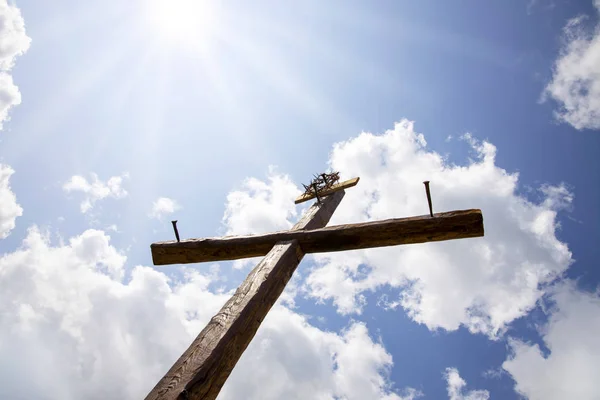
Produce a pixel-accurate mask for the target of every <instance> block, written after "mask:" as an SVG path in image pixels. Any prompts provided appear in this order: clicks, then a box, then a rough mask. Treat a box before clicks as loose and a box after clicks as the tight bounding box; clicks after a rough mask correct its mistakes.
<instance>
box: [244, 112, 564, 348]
mask: <svg viewBox="0 0 600 400" xmlns="http://www.w3.org/2000/svg"><path fill="white" fill-rule="evenodd" d="M464 139H465V141H466V144H467V145H469V146H471V147H472V151H473V153H474V158H473V159H472V160H470V161H469V162H467V163H466V165H454V164H451V163H449V162H447V161H445V159H444V158H443V157H442V156H441V155H439V154H437V153H436V152H433V151H430V150H428V149H427V148H426V142H425V139H424V137H423V135H421V134H418V133H417V132H415V130H414V127H413V124H412V123H411V122H409V121H406V120H405V121H402V122H400V123H398V124H396V125H395V127H394V129H391V130H388V131H386V132H385V133H384V134H381V135H374V134H370V133H362V134H361V135H359V136H358V137H355V138H353V139H351V140H348V141H346V142H342V143H338V144H336V145H335V146H334V149H333V151H332V153H331V159H330V166H331V168H332V169H334V170H338V171H340V172H341V173H342V177H343V178H350V177H354V176H359V177H360V178H361V180H360V183H359V184H358V186H356V187H354V188H352V189H349V190H348V191H347V193H346V197H345V198H344V200H343V201H342V203H341V205H340V206H339V208H338V210H337V211H336V212H335V214H334V216H333V218H332V220H331V222H330V225H332V224H339V223H349V222H352V223H354V222H362V221H367V220H379V219H386V218H397V217H403V216H413V215H423V214H426V213H427V212H428V210H427V202H426V198H425V191H424V187H423V184H422V182H423V181H424V180H430V181H431V190H432V195H433V205H434V209H435V211H449V210H456V209H468V208H481V209H482V212H483V215H484V224H485V232H486V233H485V237H484V238H477V239H464V240H456V241H449V242H439V243H428V244H417V245H408V246H397V247H390V248H378V249H368V250H360V251H352V252H344V253H331V254H325V255H318V256H315V259H316V261H317V265H316V267H315V268H314V269H313V270H312V271H311V273H310V274H309V275H308V277H307V279H306V281H305V282H304V285H303V290H305V291H306V292H307V293H308V294H309V295H310V296H313V297H314V298H316V299H318V300H320V301H333V303H334V304H335V306H336V307H337V309H338V310H339V312H341V313H344V314H348V313H359V312H361V309H362V306H363V304H364V302H365V298H366V296H365V295H366V294H367V293H369V292H372V291H375V290H377V289H380V288H383V287H387V288H392V289H393V288H395V289H396V290H397V293H398V295H397V297H396V298H393V297H391V298H390V297H388V299H387V301H384V302H382V303H385V305H386V306H388V307H389V306H392V307H393V306H401V307H403V308H404V310H405V311H406V312H407V313H408V315H409V316H410V317H411V318H413V319H414V320H415V321H417V322H419V323H423V324H426V325H427V326H428V327H429V328H431V329H437V328H443V329H447V330H454V329H457V328H458V327H459V326H460V325H461V324H462V325H464V326H466V327H467V328H468V329H470V330H471V331H472V332H482V333H485V334H487V335H490V336H491V337H495V336H497V335H498V334H500V333H501V332H502V331H503V330H504V329H505V327H506V326H507V324H509V323H510V322H511V321H513V320H514V319H516V318H518V317H521V316H523V315H525V314H526V313H527V312H528V311H529V310H530V309H532V308H533V307H534V306H535V304H536V301H537V300H538V299H539V298H540V297H541V296H542V295H543V294H544V292H545V289H544V287H545V285H547V284H549V283H550V282H552V281H553V280H554V279H555V278H557V277H559V276H560V275H561V274H562V273H563V272H564V271H565V270H566V269H567V268H568V267H569V265H570V263H571V262H572V259H571V253H570V251H569V249H568V247H567V246H566V245H565V244H564V243H562V242H560V241H559V240H558V239H557V237H556V229H557V213H558V211H559V210H561V209H562V208H564V207H568V206H569V205H570V202H571V200H572V198H573V196H572V194H570V193H569V191H568V190H567V189H566V188H565V187H564V186H562V185H558V186H550V185H543V186H542V187H540V188H539V196H538V197H539V198H540V200H539V202H535V203H534V202H531V201H529V200H527V199H526V198H524V197H523V196H521V195H520V194H519V192H518V189H519V188H518V174H517V173H510V172H508V171H505V170H504V169H502V168H500V167H499V166H497V165H496V158H495V156H496V148H495V147H494V146H493V145H492V144H491V143H487V142H479V141H477V140H476V139H474V138H473V137H471V136H470V135H466V136H465V137H464ZM278 184H281V185H284V186H285V187H286V190H285V191H284V192H285V194H286V196H287V198H286V199H285V202H283V205H282V206H281V208H280V209H277V205H276V204H275V203H273V202H271V203H269V204H268V207H267V206H264V207H263V208H264V210H263V211H262V214H263V215H266V214H267V213H270V214H269V215H270V218H271V219H270V220H269V224H268V225H270V228H275V227H288V226H290V225H291V221H290V218H292V216H294V213H293V212H292V211H291V210H290V206H289V204H291V203H293V198H294V195H295V194H296V193H297V192H298V191H299V189H298V190H293V188H292V187H291V186H290V184H289V183H288V182H287V181H286V180H285V179H284V178H281V179H280V180H276V179H275V178H271V179H270V182H269V183H259V182H255V183H254V184H253V185H254V186H256V187H261V188H262V192H264V193H273V192H276V191H277V188H276V186H277V185H278ZM268 187H270V188H269V189H267V188H268ZM262 192H261V193H262ZM237 196H239V197H240V198H244V199H245V202H244V203H241V202H240V204H241V207H243V206H244V204H253V205H254V204H255V203H254V202H253V198H254V197H255V196H254V195H253V193H252V192H246V193H245V194H238V195H237ZM256 207H258V206H256ZM237 215H238V217H237V218H238V219H240V220H239V221H237V225H239V226H244V227H246V229H247V230H249V229H250V227H251V226H253V224H259V225H260V224H261V223H262V222H261V221H257V220H256V219H252V217H251V216H253V215H254V214H253V213H250V212H240V213H238V214H237ZM276 219H277V220H276ZM286 219H287V221H286ZM266 225H267V224H264V225H263V226H262V227H265V226H266Z"/></svg>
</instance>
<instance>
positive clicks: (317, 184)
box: [302, 172, 340, 195]
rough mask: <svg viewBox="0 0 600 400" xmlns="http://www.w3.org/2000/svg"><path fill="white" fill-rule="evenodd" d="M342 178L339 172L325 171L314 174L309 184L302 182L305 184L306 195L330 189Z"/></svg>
mask: <svg viewBox="0 0 600 400" xmlns="http://www.w3.org/2000/svg"><path fill="white" fill-rule="evenodd" d="M339 180H340V173H339V172H331V173H329V174H326V173H323V174H318V175H313V180H312V181H311V182H310V183H309V184H308V185H305V184H302V186H304V194H305V195H316V194H318V193H320V192H322V191H324V190H327V189H329V188H330V187H332V186H333V185H335V184H336V183H337V182H338V181H339Z"/></svg>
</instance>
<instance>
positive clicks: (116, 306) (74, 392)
mask: <svg viewBox="0 0 600 400" xmlns="http://www.w3.org/2000/svg"><path fill="white" fill-rule="evenodd" d="M125 261H126V259H125V257H124V256H123V255H122V254H120V253H119V252H118V251H117V250H116V249H115V248H114V247H112V246H111V245H110V238H109V237H108V236H107V235H106V234H105V233H104V232H102V231H98V230H87V231H85V232H84V233H82V234H81V235H79V236H77V237H74V238H72V239H70V240H68V241H67V242H66V243H64V244H57V245H54V244H52V243H51V241H50V238H49V237H48V235H46V234H44V233H43V232H40V230H39V229H37V228H35V227H34V228H31V229H30V230H29V232H28V235H27V237H26V239H25V240H24V242H23V245H22V246H21V248H20V249H18V250H17V251H15V252H13V253H9V254H5V255H4V256H3V257H2V258H0V374H1V375H2V377H3V378H4V384H3V385H2V386H1V387H0V398H36V399H38V398H39V399H42V398H43V399H61V400H69V399H82V398H84V399H138V398H142V397H143V396H144V395H146V394H147V392H148V391H149V390H150V389H151V388H152V387H153V385H154V384H155V383H156V382H157V381H158V380H159V379H160V377H161V376H162V375H163V374H164V373H165V372H166V371H167V369H168V368H169V367H170V366H171V365H172V363H173V362H174V361H175V359H176V358H177V357H178V356H179V355H180V354H181V353H182V352H183V350H184V349H185V348H186V347H187V346H188V345H189V343H190V341H191V339H192V338H193V337H195V336H196V335H197V334H198V333H199V332H200V330H201V329H202V328H203V327H204V326H205V324H206V323H207V322H208V321H209V319H210V318H211V317H212V316H213V315H214V313H215V312H216V311H217V310H218V309H219V308H220V306H221V305H222V304H223V303H224V302H225V301H226V299H227V298H228V297H229V295H228V294H224V293H220V292H219V291H215V290H213V289H212V288H211V287H212V286H211V284H212V283H216V284H218V282H219V279H220V278H219V276H218V268H216V267H215V266H213V267H212V268H211V271H212V272H211V273H208V274H206V275H203V274H200V273H198V272H197V271H195V270H192V269H185V270H184V271H185V274H184V275H185V276H184V278H182V279H181V280H180V281H171V280H170V279H169V278H168V277H167V276H166V275H164V274H163V273H161V272H158V271H156V270H154V269H152V268H148V267H143V266H137V267H135V268H133V270H132V272H131V279H123V275H124V271H125V267H124V263H125ZM391 365H392V358H391V356H390V354H389V353H387V352H386V351H385V349H384V347H383V345H382V344H381V343H378V342H374V341H373V340H372V339H371V338H370V337H369V335H368V331H367V328H366V326H365V325H364V324H361V323H353V324H351V325H350V326H349V327H348V328H347V329H346V330H345V331H343V332H342V333H341V334H336V333H333V332H325V331H321V330H319V329H317V328H315V327H314V326H311V325H310V324H309V323H308V322H307V320H306V318H305V317H303V316H300V315H298V314H296V313H294V312H292V311H290V310H289V309H287V308H285V307H283V306H281V305H280V304H278V305H276V306H275V307H273V309H272V311H271V312H270V313H269V315H268V317H267V318H266V319H265V321H264V322H263V325H262V327H261V329H260V331H259V332H258V334H257V335H256V337H255V339H254V340H253V342H252V343H251V345H250V346H249V348H248V349H247V351H246V352H245V354H244V356H243V357H242V359H241V360H240V362H239V364H238V366H237V367H236V369H235V370H234V372H233V374H232V376H231V378H230V379H229V380H228V382H227V384H226V385H225V387H224V389H223V394H222V396H220V397H219V398H220V399H222V400H227V399H239V398H245V399H267V400H268V399H280V398H289V399H306V398H315V399H318V398H321V399H331V398H334V396H338V397H339V398H346V399H349V400H350V399H365V398H369V399H388V400H391V399H400V398H402V397H401V396H400V395H398V394H396V393H394V391H393V390H392V389H391V387H390V382H389V380H388V377H387V373H388V371H389V368H390V367H391ZM265 381H269V382H270V383H269V385H268V386H264V382H265ZM240 394H242V395H240ZM416 394H417V392H416V391H414V390H407V392H406V393H405V397H404V398H405V399H411V398H415V396H416Z"/></svg>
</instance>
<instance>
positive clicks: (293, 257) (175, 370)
mask: <svg viewBox="0 0 600 400" xmlns="http://www.w3.org/2000/svg"><path fill="white" fill-rule="evenodd" d="M343 197H344V191H338V192H336V193H335V194H333V195H331V196H328V197H326V198H325V199H323V202H322V204H321V205H318V204H315V205H313V206H312V207H311V208H310V209H309V210H308V212H307V213H306V215H305V216H304V217H303V218H302V219H301V220H300V221H299V222H298V223H297V224H296V225H295V226H294V227H293V228H292V230H301V229H309V230H312V229H316V228H320V227H323V226H325V225H327V222H329V219H330V218H331V215H332V214H333V212H334V211H335V209H336V208H337V206H338V204H339V203H340V201H341V200H342V198H343ZM302 257H304V252H303V251H302V248H301V247H300V245H299V244H298V241H296V240H291V241H284V242H277V244H276V245H275V246H274V247H273V248H272V249H271V251H269V252H268V254H267V255H266V257H265V258H264V259H263V260H262V261H261V262H260V263H259V264H258V265H257V266H256V267H255V268H254V269H253V270H252V272H250V274H249V275H248V277H247V278H246V280H245V281H244V282H243V283H242V284H241V286H240V287H239V288H238V289H237V290H236V292H235V294H234V295H233V297H232V298H231V299H229V301H227V303H226V304H225V305H224V306H223V308H221V310H220V311H219V313H218V314H217V315H215V316H214V317H213V318H212V319H211V320H210V322H209V323H208V325H207V326H206V328H204V329H203V330H202V332H200V334H199V335H198V337H197V338H196V339H195V340H194V341H193V343H192V344H191V345H190V347H189V348H188V349H187V350H186V351H185V352H184V353H183V355H182V356H181V357H180V358H179V360H177V362H176V363H175V364H174V365H173V367H171V369H170V370H169V372H167V374H166V375H165V376H164V377H163V378H162V379H161V380H160V382H158V384H157V385H156V386H155V387H154V389H152V391H151V392H150V393H149V394H148V396H147V397H146V400H158V399H161V400H175V399H178V398H187V399H190V400H199V399H203V400H205V399H215V398H216V397H217V395H218V394H219V391H220V390H221V387H222V386H223V384H224V383H225V381H226V379H227V377H228V376H229V375H230V373H231V371H232V370H233V368H234V367H235V365H236V363H237V362H238V360H239V358H240V357H241V355H242V353H243V352H244V350H245V349H246V347H248V344H249V343H250V341H251V340H252V338H253V337H254V335H255V334H256V331H257V330H258V328H259V327H260V324H261V322H262V321H263V319H264V318H265V316H266V315H267V313H268V312H269V310H270V309H271V307H272V306H273V304H274V303H275V302H276V301H277V299H278V298H279V295H280V294H281V293H282V291H283V289H284V288H285V285H286V284H287V282H288V281H289V280H290V278H291V276H292V274H293V273H294V271H295V269H296V267H297V266H298V263H299V262H300V260H302ZM184 391H185V393H186V394H187V397H185V396H182V397H179V396H180V395H181V394H182V392H184Z"/></svg>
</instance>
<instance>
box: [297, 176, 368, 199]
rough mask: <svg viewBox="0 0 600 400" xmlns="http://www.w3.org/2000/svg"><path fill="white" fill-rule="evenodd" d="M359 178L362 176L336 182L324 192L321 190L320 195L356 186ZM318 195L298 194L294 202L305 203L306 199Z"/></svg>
mask: <svg viewBox="0 0 600 400" xmlns="http://www.w3.org/2000/svg"><path fill="white" fill-rule="evenodd" d="M359 180H360V178H352V179H348V180H347V181H344V182H340V183H336V184H335V185H333V186H331V188H329V189H327V190H323V191H322V192H319V196H327V195H330V194H332V193H335V192H337V191H338V190H344V189H348V188H351V187H352V186H356V184H357V183H358V181H359ZM316 197H317V196H315V195H314V194H303V195H301V196H298V197H297V198H296V200H295V201H294V203H295V204H300V203H304V202H305V201H308V200H312V199H314V198H316Z"/></svg>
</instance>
